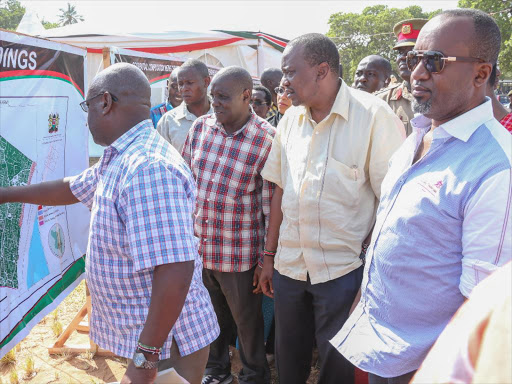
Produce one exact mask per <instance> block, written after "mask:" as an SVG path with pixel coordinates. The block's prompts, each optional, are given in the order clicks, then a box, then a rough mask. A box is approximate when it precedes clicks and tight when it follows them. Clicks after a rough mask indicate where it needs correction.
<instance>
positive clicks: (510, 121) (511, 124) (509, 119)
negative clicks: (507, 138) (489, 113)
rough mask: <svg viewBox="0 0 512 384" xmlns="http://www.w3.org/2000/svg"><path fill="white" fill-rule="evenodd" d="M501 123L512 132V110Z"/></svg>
mask: <svg viewBox="0 0 512 384" xmlns="http://www.w3.org/2000/svg"><path fill="white" fill-rule="evenodd" d="M500 123H501V125H503V126H504V127H505V128H507V130H508V131H509V132H510V133H512V112H510V113H509V114H508V115H507V116H505V117H504V118H503V119H501V121H500Z"/></svg>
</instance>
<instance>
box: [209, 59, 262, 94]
mask: <svg viewBox="0 0 512 384" xmlns="http://www.w3.org/2000/svg"><path fill="white" fill-rule="evenodd" d="M223 78H229V79H233V80H234V81H235V83H236V85H237V86H238V90H240V91H241V92H243V91H244V90H245V89H248V90H249V91H250V92H252V85H253V84H252V77H251V74H250V73H249V72H248V71H247V70H246V69H244V68H242V67H238V66H236V65H232V66H230V67H225V68H222V69H221V70H220V71H219V72H217V73H216V74H215V76H213V80H212V83H213V82H214V81H218V80H219V79H223Z"/></svg>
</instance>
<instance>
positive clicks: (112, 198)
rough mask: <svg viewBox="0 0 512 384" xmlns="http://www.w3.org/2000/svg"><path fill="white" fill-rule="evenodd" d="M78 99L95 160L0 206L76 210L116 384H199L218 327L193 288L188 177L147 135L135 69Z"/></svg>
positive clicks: (7, 196)
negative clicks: (99, 149)
mask: <svg viewBox="0 0 512 384" xmlns="http://www.w3.org/2000/svg"><path fill="white" fill-rule="evenodd" d="M87 93H88V94H87V100H85V101H84V102H83V103H81V106H82V108H83V109H84V111H85V112H87V114H88V115H87V122H88V124H89V129H90V131H91V135H92V137H93V139H94V142H95V143H97V144H100V145H103V146H106V148H105V151H104V154H103V156H102V157H101V159H100V161H99V162H98V163H96V164H95V165H94V166H92V167H91V168H88V169H86V170H85V171H83V172H82V173H81V174H79V175H77V176H74V177H69V178H64V179H62V180H55V181H48V182H44V183H40V184H35V185H28V186H23V187H14V188H0V204H2V203H7V202H23V203H29V204H41V205H70V204H75V203H79V202H81V203H83V204H85V205H86V206H87V207H88V208H89V209H90V210H91V226H90V231H89V244H88V247H87V258H86V277H87V282H88V285H89V290H90V292H91V299H92V316H91V318H90V319H89V320H90V326H91V328H90V337H91V339H92V340H93V341H94V342H95V343H97V344H98V345H99V346H101V347H102V348H105V349H107V350H109V351H112V352H114V353H115V354H116V355H118V356H122V357H125V358H132V359H133V360H132V361H130V362H129V364H128V368H127V370H126V372H125V375H124V377H123V379H122V380H121V383H130V382H131V383H152V382H153V381H154V380H155V377H156V375H157V369H158V368H162V367H165V368H168V367H169V366H173V367H174V368H175V369H176V371H177V372H178V373H179V374H180V375H181V376H183V377H184V378H185V379H186V380H187V381H188V382H190V383H194V384H199V383H200V382H201V379H202V373H203V371H204V369H205V367H206V362H207V359H208V350H209V345H210V343H211V342H212V341H213V340H215V338H216V337H217V336H218V335H219V327H218V324H217V320H216V317H215V313H214V311H213V306H212V303H211V300H210V298H209V295H208V291H207V290H206V288H205V286H204V285H203V282H202V280H201V273H202V264H201V260H200V259H199V255H198V253H197V243H196V239H195V236H194V228H193V222H192V214H193V211H194V206H195V195H196V188H195V183H194V179H193V176H192V173H191V172H190V169H189V168H188V167H187V165H186V164H185V162H184V161H183V159H182V158H181V156H180V155H179V153H178V152H177V151H176V150H175V149H174V148H172V147H171V145H169V144H168V143H167V142H166V141H165V140H164V139H162V138H161V137H160V135H159V134H158V133H157V132H156V131H155V130H154V128H153V125H152V124H151V120H149V109H150V106H151V103H150V96H151V88H150V85H149V82H148V80H147V78H146V76H145V75H144V73H143V72H142V71H141V70H140V69H138V68H137V67H135V66H134V65H131V64H127V63H120V64H114V65H112V66H110V67H108V68H107V69H105V70H104V71H102V72H100V73H99V74H98V75H97V76H96V77H95V79H94V80H93V82H92V84H91V86H90V88H89V90H88V92H87ZM163 359H165V360H163ZM159 360H161V361H159ZM159 363H160V364H159Z"/></svg>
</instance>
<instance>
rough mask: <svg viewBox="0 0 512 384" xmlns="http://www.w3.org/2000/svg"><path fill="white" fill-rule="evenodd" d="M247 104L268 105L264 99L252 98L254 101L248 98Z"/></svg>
mask: <svg viewBox="0 0 512 384" xmlns="http://www.w3.org/2000/svg"><path fill="white" fill-rule="evenodd" d="M249 104H251V105H255V106H257V107H261V106H262V105H268V103H267V102H266V101H259V100H254V101H253V100H250V101H249Z"/></svg>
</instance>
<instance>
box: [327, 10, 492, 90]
mask: <svg viewBox="0 0 512 384" xmlns="http://www.w3.org/2000/svg"><path fill="white" fill-rule="evenodd" d="M489 1H492V0H489ZM439 12H441V10H437V11H434V12H430V13H429V12H424V11H423V9H422V8H421V7H420V6H417V5H413V6H410V7H407V8H403V9H399V8H388V7H387V6H385V5H375V6H371V7H366V8H365V9H364V10H363V12H362V13H361V14H358V13H343V12H340V13H335V14H333V15H331V16H330V18H329V32H327V36H328V37H330V38H331V39H332V40H333V41H334V43H335V44H336V46H337V47H338V49H339V51H340V58H341V63H342V64H343V72H344V76H343V77H344V79H345V81H346V82H347V83H348V84H352V81H353V79H354V73H355V71H356V68H357V64H359V61H361V59H362V58H364V57H366V56H368V55H373V54H377V55H381V56H383V57H385V58H386V59H388V60H389V61H391V64H392V65H393V69H394V70H395V72H396V64H395V58H396V53H395V52H394V51H393V50H392V48H393V46H394V44H395V42H396V37H395V35H394V33H393V27H394V25H395V24H396V23H398V22H399V21H402V20H405V19H411V18H425V19H429V18H431V17H433V16H435V15H436V14H438V13H439Z"/></svg>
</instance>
